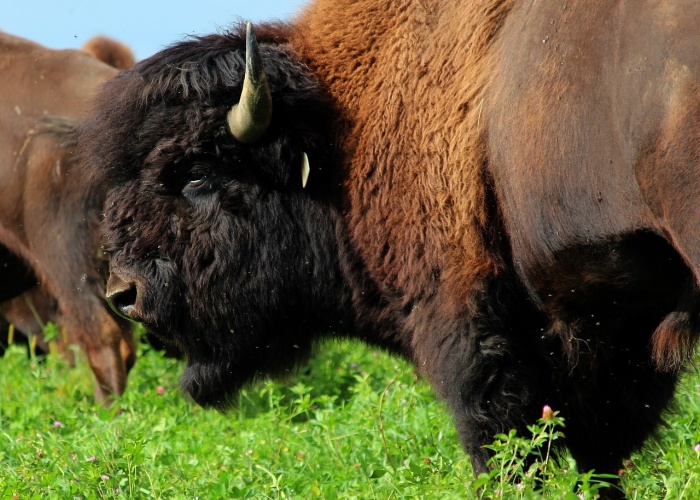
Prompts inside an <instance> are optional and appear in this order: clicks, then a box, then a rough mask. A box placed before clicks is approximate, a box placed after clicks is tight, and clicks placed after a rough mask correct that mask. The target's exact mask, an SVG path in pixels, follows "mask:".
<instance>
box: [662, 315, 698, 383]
mask: <svg viewBox="0 0 700 500" xmlns="http://www.w3.org/2000/svg"><path fill="white" fill-rule="evenodd" d="M695 316H696V314H693V313H691V312H689V311H673V312H671V313H670V314H668V315H667V316H666V317H665V318H664V320H663V321H662V322H661V324H659V326H658V327H657V328H656V331H655V332H654V334H653V335H652V337H651V351H652V352H651V354H652V359H653V360H654V364H656V368H657V369H658V370H659V371H663V372H669V373H678V372H679V371H680V370H681V369H682V368H683V366H684V365H685V364H686V363H687V362H688V360H689V359H691V358H692V356H693V354H694V352H695V344H696V342H697V339H698V324H697V321H695V319H694V318H695Z"/></svg>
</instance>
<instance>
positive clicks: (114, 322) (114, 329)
mask: <svg viewBox="0 0 700 500" xmlns="http://www.w3.org/2000/svg"><path fill="white" fill-rule="evenodd" d="M68 307H72V308H74V307H75V306H73V305H69V306H68ZM88 309H89V308H88ZM100 309H102V317H101V318H100V319H99V320H98V321H91V322H90V325H89V326H88V327H87V328H86V327H84V326H81V325H80V324H77V323H76V322H75V319H74V318H75V315H74V313H71V314H70V316H66V315H65V314H64V315H60V314H59V312H58V311H59V310H60V307H59V305H58V304H57V303H56V300H55V299H54V298H53V297H51V296H50V295H49V294H47V293H46V291H45V290H44V289H43V288H38V287H35V288H32V289H31V290H29V291H27V292H25V293H24V294H22V295H20V296H19V297H16V298H14V299H12V300H9V301H6V302H4V303H2V304H0V314H1V315H2V316H3V317H4V318H5V319H4V320H3V322H2V323H0V327H2V325H3V324H7V326H8V327H9V323H12V324H14V325H15V327H16V330H17V331H18V332H21V333H18V335H20V336H21V335H22V334H24V335H26V336H36V341H35V342H36V346H37V353H39V354H41V353H48V352H49V351H50V348H49V343H48V342H47V341H46V340H45V339H44V336H43V334H42V333H43V330H44V326H45V325H46V323H48V322H54V323H56V324H58V325H59V326H60V327H61V331H62V335H61V336H60V337H59V338H57V339H56V345H57V348H58V351H59V352H61V354H62V355H63V357H64V358H66V360H67V361H68V362H69V363H71V364H72V363H73V362H74V359H73V353H72V351H70V350H69V349H67V348H66V347H67V345H68V344H77V345H80V346H81V347H82V348H83V349H84V351H85V353H86V355H87V358H88V362H89V363H90V367H91V368H92V371H93V372H94V374H95V378H96V381H95V382H96V385H95V399H96V401H98V402H102V403H105V404H107V403H108V401H109V395H110V394H122V393H123V392H124V388H125V386H126V375H127V373H128V372H129V370H130V369H131V368H132V367H133V365H134V362H135V360H136V347H135V344H134V340H133V334H132V331H131V326H130V324H129V323H128V322H127V321H125V320H123V319H121V318H115V317H114V316H113V315H112V314H111V313H109V312H107V311H106V308H105V307H104V306H101V307H100ZM98 312H99V311H98ZM97 325H99V328H100V333H99V335H100V336H99V337H97V338H95V336H96V332H95V331H94V330H95V328H96V326H97ZM6 331H7V329H6V328H5V329H4V331H3V335H2V336H0V339H1V338H5V337H6V336H7V335H6ZM86 339H87V340H86ZM0 342H2V341H1V340H0Z"/></svg>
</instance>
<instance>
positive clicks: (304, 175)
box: [301, 153, 311, 188]
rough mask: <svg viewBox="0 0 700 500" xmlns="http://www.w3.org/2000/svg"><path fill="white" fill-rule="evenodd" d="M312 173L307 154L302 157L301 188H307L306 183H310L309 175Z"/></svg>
mask: <svg viewBox="0 0 700 500" xmlns="http://www.w3.org/2000/svg"><path fill="white" fill-rule="evenodd" d="M310 172H311V167H310V166H309V157H308V156H307V155H306V153H302V155H301V187H302V188H305V187H306V183H307V182H308V181H309V173H310Z"/></svg>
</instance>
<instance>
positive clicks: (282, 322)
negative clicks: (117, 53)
mask: <svg viewBox="0 0 700 500" xmlns="http://www.w3.org/2000/svg"><path fill="white" fill-rule="evenodd" d="M676 3H678V4H680V3H682V2H671V4H673V5H676ZM629 7H630V6H629V5H627V3H625V2H621V3H617V2H603V3H600V4H596V7H591V5H590V4H589V3H587V2H568V3H567V6H566V8H564V6H563V5H560V4H558V3H556V2H544V3H539V4H535V5H530V4H529V3H527V5H526V3H525V2H518V1H516V0H511V1H505V0H501V1H497V0H475V1H474V2H461V1H457V0H444V1H441V2H437V1H424V2H410V1H409V2H402V3H401V5H400V6H399V5H395V4H391V5H390V6H387V4H386V3H383V2H381V5H380V2H377V1H376V0H362V1H350V0H347V1H342V0H341V1H338V0H336V1H333V2H331V1H328V0H317V1H315V2H312V3H311V4H310V5H309V7H308V9H307V10H306V11H305V12H303V13H302V14H301V15H300V16H299V17H298V18H297V19H296V20H295V21H294V23H293V24H291V25H280V24H276V25H273V24H270V25H261V26H258V27H257V33H258V40H259V42H260V45H261V53H262V57H263V60H264V61H265V72H266V74H267V77H268V80H269V82H270V87H271V93H272V99H273V118H272V123H271V125H270V128H269V129H268V130H267V132H266V133H265V135H263V136H262V138H261V139H260V140H259V141H258V142H256V143H254V144H250V145H246V144H242V143H239V142H237V141H236V140H235V139H234V138H233V137H232V136H230V135H229V133H228V131H227V128H226V120H225V116H226V113H227V111H228V110H229V108H230V107H231V106H232V105H233V104H235V103H236V102H237V101H238V98H239V95H240V92H241V84H242V78H243V71H244V62H243V61H244V54H243V50H244V33H243V29H242V27H235V28H234V29H233V30H232V32H231V33H228V34H224V35H212V36H208V37H203V38H199V39H194V40H189V41H186V42H183V43H180V44H177V45H174V46H172V47H170V48H168V49H166V50H164V51H163V52H161V53H159V54H156V55H155V56H153V57H152V58H150V59H148V60H145V61H143V62H141V63H139V64H138V65H137V66H136V67H135V68H134V69H133V70H131V71H127V72H124V73H122V74H121V75H120V76H119V77H117V78H115V79H114V80H112V81H110V82H109V83H108V84H107V85H106V87H105V88H104V90H103V92H102V93H101V95H100V96H99V99H98V103H97V107H96V111H95V113H94V115H93V116H92V117H91V118H90V119H89V120H88V121H87V122H86V125H85V127H84V128H83V131H82V135H81V139H82V140H83V141H84V144H85V146H86V147H85V151H84V160H85V161H87V162H89V163H90V164H92V165H95V166H98V167H99V168H96V169H95V170H94V173H93V175H94V178H95V180H96V181H99V182H101V183H104V184H105V185H106V186H107V187H108V188H109V189H110V194H109V195H108V198H107V204H106V208H105V221H104V225H103V228H104V236H105V241H106V243H105V249H106V251H107V252H108V253H109V254H110V255H111V277H110V282H109V283H108V288H109V287H111V288H112V289H114V290H117V289H119V290H121V292H120V293H119V294H118V295H117V294H115V305H116V306H117V307H118V308H120V309H121V310H122V311H123V312H124V313H125V314H127V315H128V316H130V317H131V318H133V319H136V320H138V321H142V322H143V323H144V324H145V325H146V326H147V327H148V329H149V330H151V331H153V332H155V333H157V334H159V335H160V336H162V337H163V338H164V339H167V340H168V341H170V342H173V343H175V344H176V345H177V346H179V347H180V348H182V349H183V351H184V352H186V353H187V355H188V360H189V361H188V366H187V369H186V371H185V374H184V376H183V379H182V385H183V388H184V389H185V391H187V392H188V393H189V394H191V395H192V397H193V398H194V399H195V400H196V401H197V402H199V403H200V404H203V405H205V406H214V407H217V408H225V407H226V406H227V405H228V404H229V403H230V402H231V399H232V397H234V396H235V394H236V391H237V390H238V389H239V388H240V387H241V386H242V385H243V384H245V383H247V382H249V381H251V380H254V379H256V378H258V377H262V376H267V375H279V374H282V373H286V372H287V371H289V370H291V369H292V368H293V367H294V366H295V365H296V364H298V363H300V362H303V361H304V360H305V359H306V357H307V356H308V355H309V353H310V349H311V345H312V342H314V341H315V340H317V339H321V338H323V337H327V336H334V335H347V336H355V337H359V338H361V339H363V340H365V341H366V342H369V343H372V344H375V345H380V346H382V347H385V348H387V349H390V350H391V351H392V352H395V353H398V354H400V355H403V356H406V357H408V358H409V359H411V360H412V361H413V362H415V364H416V365H417V367H418V368H419V369H420V370H421V371H422V372H423V373H424V374H425V375H426V376H427V378H428V379H429V380H430V381H431V382H432V384H433V385H434V387H435V389H436V391H437V392H438V394H439V395H440V396H441V397H443V398H444V399H445V400H446V401H447V402H448V404H449V405H450V407H451V408H452V410H453V412H454V415H455V420H456V423H457V427H458V429H459V433H460V436H461V437H462V440H463V441H464V444H465V447H466V449H467V451H468V452H469V453H470V454H471V456H472V460H473V464H474V468H475V470H476V471H477V472H482V471H485V470H486V469H487V460H488V452H487V451H486V450H485V449H484V448H483V445H484V444H487V443H489V442H491V441H492V439H493V436H494V434H496V433H498V432H505V431H507V430H508V429H511V428H516V429H518V430H521V431H523V430H525V426H526V425H527V424H528V423H531V422H534V421H535V420H536V419H537V418H538V416H540V415H541V410H542V406H543V405H544V404H549V405H550V406H551V407H553V408H554V409H555V410H560V411H561V412H562V415H563V416H564V417H566V419H567V430H566V436H567V437H566V444H567V446H568V447H569V448H570V450H571V452H572V453H573V455H574V457H575V458H576V459H577V461H578V464H579V467H580V468H581V469H582V470H588V469H590V468H595V469H596V470H597V471H599V472H610V473H614V472H616V471H617V470H618V468H619V467H620V466H621V463H622V459H623V458H625V457H626V456H628V455H629V454H630V453H631V452H632V451H634V450H636V449H638V448H639V447H641V446H642V444H643V443H644V441H645V440H646V439H647V438H648V437H649V436H650V435H652V434H653V432H654V431H655V429H657V428H658V426H659V425H660V423H661V417H662V412H663V411H664V409H666V408H667V406H668V405H669V402H670V400H671V398H672V396H673V392H674V388H675V384H676V381H677V378H678V375H679V372H680V371H681V369H682V368H683V366H685V365H686V363H687V360H688V358H689V356H690V354H691V353H692V350H693V348H694V345H695V341H696V338H697V334H698V314H699V312H700V302H699V297H698V289H697V284H698V276H699V274H698V269H700V267H698V264H700V258H698V257H700V254H699V253H698V252H699V250H698V249H700V242H696V241H695V239H694V238H695V236H696V235H695V233H696V231H695V230H694V229H693V228H694V227H695V225H694V223H693V224H691V223H690V222H689V223H688V224H687V225H686V224H683V223H682V222H680V217H679V216H678V215H677V213H676V211H677V210H680V211H683V213H685V215H686V216H687V217H688V219H687V220H688V221H694V218H695V215H694V212H695V210H694V208H691V207H695V206H697V203H695V202H693V203H690V204H688V202H686V204H685V205H684V204H683V203H681V201H680V200H681V198H682V197H681V196H680V195H678V194H677V192H681V193H683V196H685V198H683V199H685V200H695V198H694V197H693V196H694V190H695V189H696V186H698V185H699V184H698V183H699V182H700V179H697V180H696V179H695V176H697V175H698V174H697V173H696V172H698V169H697V165H698V161H697V160H698V155H697V151H698V148H697V145H698V144H700V140H698V133H699V132H700V124H699V123H698V118H697V117H698V116H700V114H697V113H696V111H697V110H698V109H700V105H699V104H698V103H699V99H700V98H699V97H698V96H699V95H700V94H699V93H697V92H696V89H697V88H698V85H697V84H696V82H697V81H698V78H697V73H698V71H700V61H699V60H698V59H700V57H698V56H697V50H691V49H689V47H695V48H697V46H698V35H697V34H696V30H694V28H692V26H690V24H688V22H685V21H682V22H681V20H682V19H683V20H685V19H692V18H693V16H685V17H684V16H680V17H678V16H677V12H681V11H684V10H687V9H689V8H691V7H692V8H693V9H697V8H698V7H696V6H695V4H692V6H691V5H685V6H684V9H679V10H678V11H675V10H674V9H673V8H671V7H669V6H668V5H667V4H665V6H664V7H659V6H652V5H651V4H650V5H645V6H644V8H643V9H638V8H636V7H634V8H629ZM694 12H695V11H694ZM698 14H700V12H698ZM695 18H697V17H695ZM645 19H646V20H649V19H657V20H664V19H665V21H663V22H662V21H658V24H654V26H653V29H651V31H648V30H641V31H644V37H650V36H651V38H652V39H653V40H655V42H654V43H653V44H652V45H649V44H648V42H647V41H645V40H646V38H644V39H642V38H640V35H638V34H639V33H640V32H641V31H640V30H639V29H638V27H639V26H640V25H642V24H644V22H645V21H644V20H645ZM671 21H673V22H671ZM654 23H657V21H654ZM691 24H692V23H691ZM532 26H537V27H538V28H537V29H539V30H540V31H542V33H545V32H547V33H550V34H549V35H547V36H548V37H549V38H546V39H545V42H544V43H543V40H542V34H541V33H540V31H537V30H535V31H534V32H533V31H532V30H533V29H534V28H532ZM674 26H675V28H674ZM652 35H653V36H652ZM553 42H556V45H555V44H554V43H553ZM681 42H684V43H681ZM685 42H687V43H685ZM691 42H692V43H691ZM649 43H651V42H649ZM548 44H549V45H548ZM654 44H655V45H654ZM611 47H614V48H615V50H612V49H611ZM658 47H661V48H658ZM640 54H643V58H644V60H645V61H647V62H646V64H647V66H645V68H646V70H648V72H649V74H648V75H647V76H645V77H644V78H645V79H643V80H640V79H639V77H638V75H637V73H635V72H634V71H631V70H630V68H634V67H637V66H635V64H639V60H640V59H639V57H641V56H640ZM668 54H674V56H673V57H671V56H669V55H668ZM669 57H671V59H672V60H671V61H670V62H668V60H667V59H668V58H669ZM674 57H675V58H677V59H678V60H682V61H683V64H685V66H684V65H683V64H680V63H678V62H677V61H676V59H674ZM667 62H668V64H666V63H667ZM664 68H665V69H664ZM669 74H672V75H675V77H674V78H670V79H669V78H668V75H669ZM649 78H652V79H654V80H653V83H649ZM669 82H670V83H669ZM674 85H675V87H674ZM634 92H637V94H634ZM637 124H639V126H637ZM672 138H675V141H674V140H672ZM303 152H306V153H308V156H309V158H310V163H311V176H310V179H309V184H308V186H307V187H306V189H302V186H301V179H300V174H299V169H300V162H301V156H302V153H303ZM605 494H606V495H608V496H611V497H612V496H615V495H618V494H621V493H620V492H618V491H617V490H615V491H612V490H611V491H607V492H606V493H605Z"/></svg>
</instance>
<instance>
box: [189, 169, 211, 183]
mask: <svg viewBox="0 0 700 500" xmlns="http://www.w3.org/2000/svg"><path fill="white" fill-rule="evenodd" d="M208 177H209V176H208V169H207V168H206V167H205V166H204V165H195V166H194V167H193V168H192V169H191V170H190V171H189V172H188V174H187V186H188V187H190V188H198V187H200V186H203V185H204V183H205V182H206V181H207V179H208Z"/></svg>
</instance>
